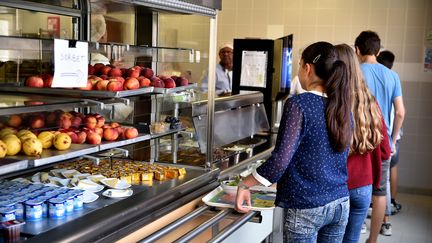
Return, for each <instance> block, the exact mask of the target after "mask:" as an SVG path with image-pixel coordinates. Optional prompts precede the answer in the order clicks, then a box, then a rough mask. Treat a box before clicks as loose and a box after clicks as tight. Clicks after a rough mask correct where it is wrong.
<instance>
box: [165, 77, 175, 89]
mask: <svg viewBox="0 0 432 243" xmlns="http://www.w3.org/2000/svg"><path fill="white" fill-rule="evenodd" d="M163 82H164V85H165V88H175V87H176V83H175V82H174V80H173V79H172V78H166V79H164V81H163Z"/></svg>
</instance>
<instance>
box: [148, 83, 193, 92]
mask: <svg viewBox="0 0 432 243" xmlns="http://www.w3.org/2000/svg"><path fill="white" fill-rule="evenodd" d="M196 86H197V84H196V83H195V84H189V85H185V86H179V87H175V88H154V89H153V93H158V94H171V93H175V92H179V91H185V90H188V89H193V88H194V87H196Z"/></svg>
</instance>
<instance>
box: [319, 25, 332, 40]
mask: <svg viewBox="0 0 432 243" xmlns="http://www.w3.org/2000/svg"><path fill="white" fill-rule="evenodd" d="M316 37H317V39H316V41H327V42H334V27H333V26H321V27H318V28H317V36H316Z"/></svg>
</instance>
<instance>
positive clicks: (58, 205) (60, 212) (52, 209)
mask: <svg viewBox="0 0 432 243" xmlns="http://www.w3.org/2000/svg"><path fill="white" fill-rule="evenodd" d="M65 204H66V201H65V200H64V199H62V198H51V199H50V200H49V201H48V205H49V206H48V213H49V217H50V218H53V219H60V218H63V217H64V216H65V215H66V205H65Z"/></svg>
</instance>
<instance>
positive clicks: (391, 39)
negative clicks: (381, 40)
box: [385, 26, 405, 45]
mask: <svg viewBox="0 0 432 243" xmlns="http://www.w3.org/2000/svg"><path fill="white" fill-rule="evenodd" d="M404 40H405V29H404V28H403V27H393V26H392V27H389V28H388V30H387V38H386V40H385V41H386V45H402V44H403V43H404V42H405V41H404Z"/></svg>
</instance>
